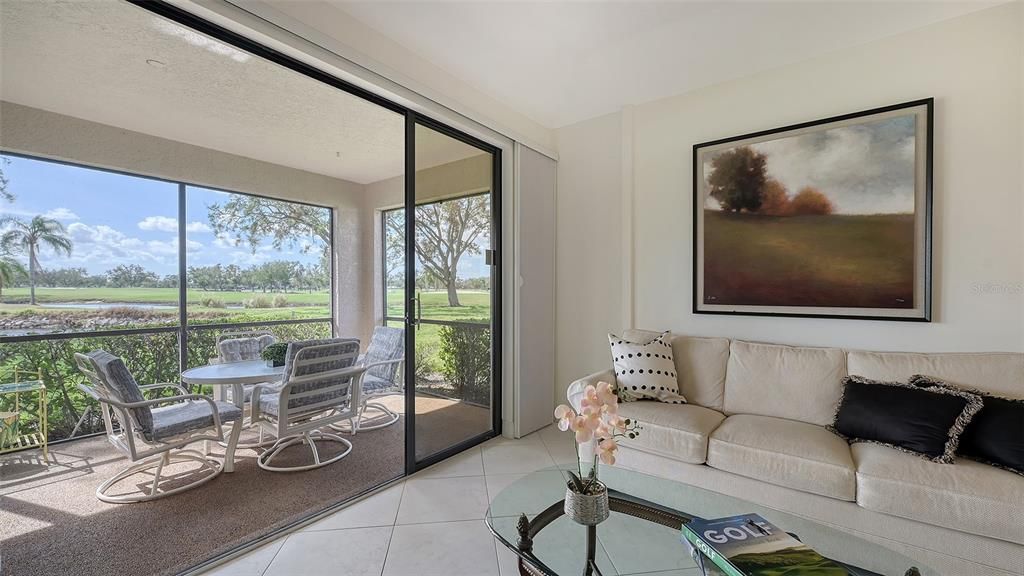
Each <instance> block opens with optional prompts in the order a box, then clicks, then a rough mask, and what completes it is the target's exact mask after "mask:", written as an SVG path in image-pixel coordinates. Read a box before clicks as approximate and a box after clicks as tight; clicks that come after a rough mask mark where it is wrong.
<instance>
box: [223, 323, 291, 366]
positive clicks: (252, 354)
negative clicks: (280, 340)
mask: <svg viewBox="0 0 1024 576" xmlns="http://www.w3.org/2000/svg"><path fill="white" fill-rule="evenodd" d="M275 342H277V338H275V337H274V335H273V334H272V333H270V332H269V331H267V330H253V331H250V332H224V333H223V334H221V335H220V336H217V360H218V361H219V362H244V361H246V360H260V359H262V357H261V356H260V354H261V353H262V352H263V349H264V348H266V347H267V346H270V345H271V344H273V343H275Z"/></svg>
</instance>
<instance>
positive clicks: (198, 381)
mask: <svg viewBox="0 0 1024 576" xmlns="http://www.w3.org/2000/svg"><path fill="white" fill-rule="evenodd" d="M283 376H284V366H273V367H271V366H267V363H266V361H265V360H245V361H243V362H225V363H222V364H208V365H206V366H198V367H196V368H189V369H188V370H185V371H184V372H182V373H181V381H182V382H184V383H186V384H195V385H198V386H212V387H213V389H214V399H215V400H220V401H226V400H227V389H228V387H231V401H232V402H233V403H234V404H235V406H238V407H239V408H241V409H243V410H244V407H245V385H246V384H260V383H264V382H277V381H279V380H281V378H282V377H283ZM242 425H243V426H248V424H247V423H246V422H245V419H244V412H243V421H242ZM259 446H260V443H258V442H256V443H252V444H239V445H238V447H239V448H257V447H259Z"/></svg>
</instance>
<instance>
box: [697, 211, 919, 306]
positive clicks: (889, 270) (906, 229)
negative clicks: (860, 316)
mask: <svg viewBox="0 0 1024 576" xmlns="http://www.w3.org/2000/svg"><path fill="white" fill-rule="evenodd" d="M913 296H914V217H913V216H912V215H910V214H880V215H842V214H831V215H821V216H763V215H758V214H748V213H739V214H735V213H724V212H720V211H717V210H705V211H704V303H705V304H719V305H748V306H829V307H869V308H913Z"/></svg>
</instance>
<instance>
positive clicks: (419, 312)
mask: <svg viewBox="0 0 1024 576" xmlns="http://www.w3.org/2000/svg"><path fill="white" fill-rule="evenodd" d="M421 324H423V299H422V298H420V295H419V294H417V295H416V330H419V329H420V325H421Z"/></svg>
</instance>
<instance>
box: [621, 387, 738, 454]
mask: <svg viewBox="0 0 1024 576" xmlns="http://www.w3.org/2000/svg"><path fill="white" fill-rule="evenodd" d="M619 415H620V416H622V417H623V418H630V419H633V420H636V421H637V422H638V423H639V424H640V426H642V427H643V428H642V430H641V431H640V436H639V437H637V438H634V439H632V440H630V439H628V438H623V439H622V440H620V441H619V443H620V444H622V445H623V446H626V447H629V448H635V449H637V450H642V451H644V452H650V453H652V454H657V455H659V456H667V457H669V458H674V459H676V460H681V461H683V462H688V463H690V464H703V463H704V461H705V460H706V459H707V455H708V437H709V436H710V435H711V432H712V431H713V430H714V429H715V428H716V427H717V426H718V425H719V424H720V423H721V422H722V420H725V415H724V414H722V413H721V412H716V411H714V410H711V409H710V408H705V407H703V406H697V405H695V404H664V403H662V402H650V401H644V402H630V403H628V404H619Z"/></svg>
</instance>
